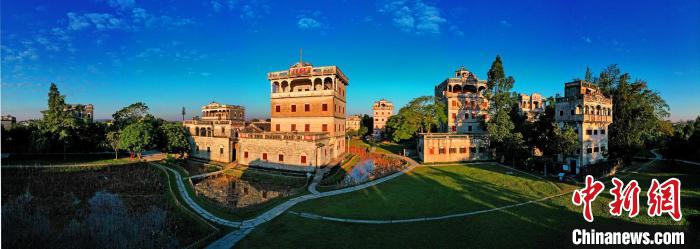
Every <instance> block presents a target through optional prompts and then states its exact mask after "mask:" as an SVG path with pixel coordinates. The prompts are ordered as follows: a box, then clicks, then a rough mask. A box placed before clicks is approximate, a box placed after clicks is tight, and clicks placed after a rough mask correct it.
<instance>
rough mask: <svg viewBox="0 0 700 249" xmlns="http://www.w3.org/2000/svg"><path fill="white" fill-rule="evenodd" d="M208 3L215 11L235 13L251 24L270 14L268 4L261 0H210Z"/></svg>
mask: <svg viewBox="0 0 700 249" xmlns="http://www.w3.org/2000/svg"><path fill="white" fill-rule="evenodd" d="M209 4H210V5H211V8H212V10H214V12H216V13H229V14H235V15H238V17H239V18H240V19H241V20H244V21H247V22H249V23H253V24H255V23H257V21H258V20H259V19H260V18H263V17H265V16H267V15H269V14H270V5H269V4H267V3H266V2H265V1H262V0H212V1H210V2H209Z"/></svg>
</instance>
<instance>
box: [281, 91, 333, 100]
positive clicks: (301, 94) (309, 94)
mask: <svg viewBox="0 0 700 249" xmlns="http://www.w3.org/2000/svg"><path fill="white" fill-rule="evenodd" d="M335 94H336V93H335V91H333V90H312V91H301V92H276V93H271V94H270V98H273V99H276V98H289V97H316V96H333V95H335Z"/></svg>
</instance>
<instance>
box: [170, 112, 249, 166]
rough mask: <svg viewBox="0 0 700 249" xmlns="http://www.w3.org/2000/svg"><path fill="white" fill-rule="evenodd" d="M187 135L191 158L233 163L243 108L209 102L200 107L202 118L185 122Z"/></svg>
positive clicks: (242, 118)
mask: <svg viewBox="0 0 700 249" xmlns="http://www.w3.org/2000/svg"><path fill="white" fill-rule="evenodd" d="M183 125H184V127H185V129H187V130H188V131H189V133H190V143H191V145H192V151H190V156H191V157H194V158H199V159H202V160H211V161H217V162H225V163H228V162H233V161H235V160H236V142H237V141H238V132H239V131H240V130H241V129H243V128H244V127H245V107H243V106H239V105H227V104H220V103H217V102H211V103H209V104H208V105H205V106H203V107H202V117H201V118H199V119H192V120H185V121H184V122H183Z"/></svg>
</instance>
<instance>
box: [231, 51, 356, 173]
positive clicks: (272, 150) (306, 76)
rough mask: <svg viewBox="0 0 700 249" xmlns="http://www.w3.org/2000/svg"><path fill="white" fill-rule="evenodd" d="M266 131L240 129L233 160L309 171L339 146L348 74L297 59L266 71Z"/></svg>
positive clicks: (342, 146) (336, 155)
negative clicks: (268, 119)
mask: <svg viewBox="0 0 700 249" xmlns="http://www.w3.org/2000/svg"><path fill="white" fill-rule="evenodd" d="M267 79H268V80H269V84H270V113H271V116H272V118H271V124H270V129H271V131H270V132H242V133H241V134H240V145H239V148H240V151H241V154H242V156H241V157H240V158H239V162H240V163H241V164H244V165H253V166H260V167H267V168H276V169H284V170H295V171H313V170H315V168H317V167H323V166H327V165H328V164H330V163H332V162H335V161H337V159H339V158H340V157H341V156H342V155H343V154H344V152H345V149H346V148H345V125H346V124H345V108H346V102H345V96H346V88H347V86H348V78H347V77H346V76H345V74H344V73H343V72H342V71H341V70H340V68H338V67H336V66H322V67H314V66H313V65H311V64H310V63H308V62H302V61H300V62H298V63H296V64H294V65H292V66H291V67H290V68H289V69H288V70H283V71H276V72H270V73H268V74H267Z"/></svg>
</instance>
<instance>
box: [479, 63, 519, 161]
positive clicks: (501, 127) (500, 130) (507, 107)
mask: <svg viewBox="0 0 700 249" xmlns="http://www.w3.org/2000/svg"><path fill="white" fill-rule="evenodd" d="M514 83H515V79H513V77H512V76H507V77H506V73H505V70H504V69H503V62H502V61H501V57H500V56H496V59H495V60H494V61H493V63H492V64H491V69H489V72H488V79H487V81H486V85H487V86H488V87H489V89H488V91H487V92H486V93H485V95H486V98H487V99H489V100H490V106H489V110H488V112H489V119H488V120H485V121H484V124H485V126H486V131H487V132H488V136H489V140H490V145H491V147H492V148H496V152H497V153H498V154H499V155H501V156H505V155H504V154H503V153H504V152H505V151H506V150H508V149H509V148H511V147H513V145H515V144H517V143H518V142H519V141H518V139H519V138H522V134H520V135H516V134H513V132H512V130H513V129H514V128H515V124H514V123H513V121H512V119H511V113H510V111H511V110H512V108H513V105H514V104H515V102H516V101H515V99H514V97H513V96H511V92H510V91H511V89H512V88H513V85H514ZM508 140H513V141H508Z"/></svg>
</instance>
